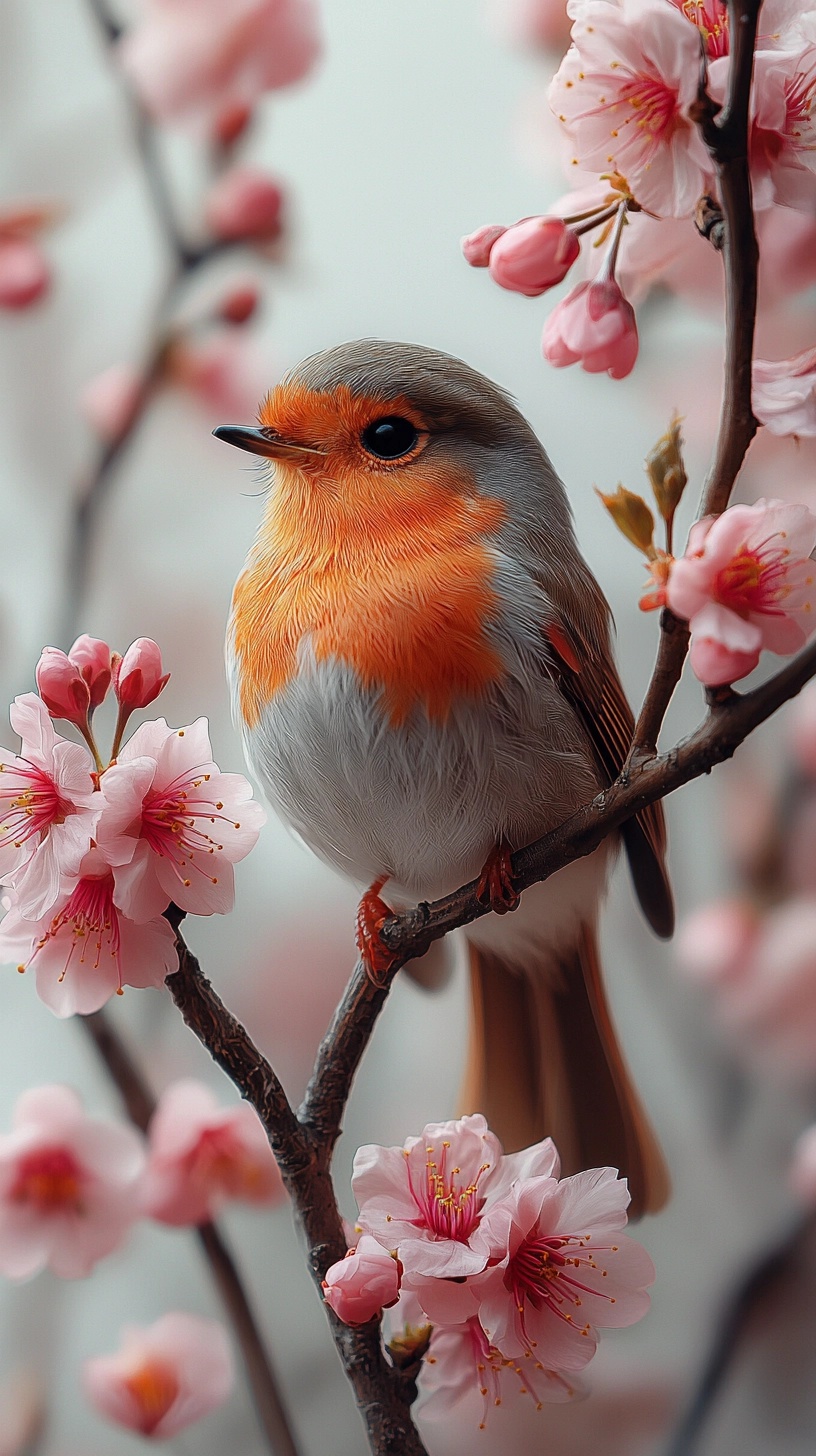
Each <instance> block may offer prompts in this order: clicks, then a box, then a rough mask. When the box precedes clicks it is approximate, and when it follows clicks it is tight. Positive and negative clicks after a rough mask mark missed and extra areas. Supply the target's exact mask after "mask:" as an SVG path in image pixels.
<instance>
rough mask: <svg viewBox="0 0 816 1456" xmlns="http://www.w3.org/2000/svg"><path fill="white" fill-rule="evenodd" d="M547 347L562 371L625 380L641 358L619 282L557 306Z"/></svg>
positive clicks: (591, 287) (583, 290) (579, 290)
mask: <svg viewBox="0 0 816 1456" xmlns="http://www.w3.org/2000/svg"><path fill="white" fill-rule="evenodd" d="M603 3H604V4H605V0H603ZM608 8H610V9H611V6H609V7H608ZM541 345H542V352H543V354H544V358H545V359H547V360H549V362H550V364H554V365H555V367H556V369H563V368H564V366H565V365H567V364H580V365H581V368H582V369H585V370H586V371H587V373H588V374H601V373H603V372H604V371H605V372H606V373H607V374H609V375H611V377H612V378H613V379H625V378H626V376H627V374H631V372H632V370H633V369H634V367H635V360H636V359H637V356H638V331H637V322H636V320H635V311H634V309H633V308H632V305H631V303H629V301H628V300H627V299H626V298H624V296H623V293H622V292H621V290H620V288H619V287H618V285H617V283H616V282H615V281H614V279H612V278H598V279H597V280H596V281H595V282H594V283H579V284H578V285H577V287H575V288H573V289H572V291H571V292H570V293H568V294H567V296H566V298H564V299H562V300H561V302H560V303H557V304H556V306H555V308H554V309H553V311H552V313H551V314H550V316H549V318H548V320H547V322H546V324H545V325H544V335H543V338H542V341H541Z"/></svg>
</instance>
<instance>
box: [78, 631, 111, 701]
mask: <svg viewBox="0 0 816 1456" xmlns="http://www.w3.org/2000/svg"><path fill="white" fill-rule="evenodd" d="M68 661H69V662H72V663H73V664H74V666H75V667H77V668H78V669H79V672H80V675H81V677H82V678H83V680H84V681H85V683H86V684H87V688H88V693H89V695H90V710H91V712H93V711H94V708H98V707H99V704H100V703H101V702H103V701H104V699H105V695H106V693H107V691H108V688H109V687H110V685H111V650H110V648H109V646H108V644H107V642H102V641H100V639H99V638H98V637H89V636H88V635H87V634H85V633H84V634H83V635H82V636H81V637H77V640H76V642H75V643H74V645H73V647H72V648H71V649H70V651H69V653H68Z"/></svg>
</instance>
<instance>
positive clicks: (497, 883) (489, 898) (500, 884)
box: [476, 839, 521, 915]
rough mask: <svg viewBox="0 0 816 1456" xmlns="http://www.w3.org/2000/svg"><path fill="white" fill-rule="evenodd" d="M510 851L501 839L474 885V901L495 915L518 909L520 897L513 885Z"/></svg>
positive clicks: (492, 850)
mask: <svg viewBox="0 0 816 1456" xmlns="http://www.w3.org/2000/svg"><path fill="white" fill-rule="evenodd" d="M511 854H512V851H511V849H510V846H509V844H507V843H506V842H505V841H504V840H503V839H502V840H500V841H499V843H498V844H497V845H495V846H494V847H493V849H491V851H490V853H489V855H488V856H487V859H486V861H485V865H484V869H483V870H482V873H481V874H480V876H479V880H478V883H477V885H476V899H477V900H478V901H479V902H480V904H482V905H489V906H490V908H491V910H493V911H494V913H495V914H496V915H506V914H507V911H508V910H516V909H518V905H519V901H520V900H521V896H520V894H519V892H518V890H517V889H516V887H515V885H514V884H513V866H512V864H511V862H510V860H511Z"/></svg>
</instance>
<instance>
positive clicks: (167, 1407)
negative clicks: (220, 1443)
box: [82, 1313, 235, 1441]
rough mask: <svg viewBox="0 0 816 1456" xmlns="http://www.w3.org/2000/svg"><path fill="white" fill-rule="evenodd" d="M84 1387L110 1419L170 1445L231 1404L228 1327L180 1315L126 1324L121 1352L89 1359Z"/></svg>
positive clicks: (99, 1409)
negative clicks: (193, 1426)
mask: <svg viewBox="0 0 816 1456" xmlns="http://www.w3.org/2000/svg"><path fill="white" fill-rule="evenodd" d="M82 1383H83V1386H84V1388H85V1394H86V1395H87V1397H88V1399H89V1401H90V1402H91V1404H92V1405H93V1406H94V1407H95V1408H96V1410H98V1411H99V1412H100V1413H101V1414H102V1415H103V1416H106V1417H107V1419H108V1420H109V1421H113V1422H114V1424H115V1425H118V1426H125V1427H127V1429H128V1430H130V1431H138V1432H139V1434H140V1435H142V1436H152V1437H154V1438H155V1439H156V1440H165V1441H166V1440H169V1439H170V1437H171V1436H176V1435H178V1433H179V1431H183V1430H184V1429H185V1428H186V1427H187V1426H190V1425H192V1424H193V1422H194V1421H199V1420H201V1418H202V1416H206V1415H209V1414H210V1412H211V1411H214V1410H216V1409H217V1408H218V1406H220V1405H223V1403H224V1401H225V1400H227V1398H228V1396H229V1395H230V1394H231V1392H232V1388H233V1385H234V1383H235V1375H234V1371H233V1366H232V1357H231V1354H230V1347H229V1342H228V1340H227V1336H226V1334H225V1332H224V1330H223V1328H222V1326H221V1325H219V1324H217V1323H216V1322H215V1320H208V1319H200V1318H199V1317H198V1316H197V1315H192V1314H177V1313H172V1314H166V1315H163V1316H162V1318H161V1319H159V1320H156V1322H155V1324H152V1325H147V1326H138V1325H125V1327H124V1329H123V1330H122V1347H121V1349H120V1350H119V1352H118V1353H117V1354H116V1355H98V1356H97V1357H96V1358H95V1359H92V1360H86V1362H85V1365H84V1367H83V1372H82Z"/></svg>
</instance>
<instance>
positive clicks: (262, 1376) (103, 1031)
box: [79, 1011, 299, 1456]
mask: <svg viewBox="0 0 816 1456" xmlns="http://www.w3.org/2000/svg"><path fill="white" fill-rule="evenodd" d="M79 1019H80V1022H81V1025H82V1026H83V1028H84V1030H85V1031H86V1032H87V1033H88V1035H89V1037H90V1039H91V1041H92V1042H93V1044H94V1046H95V1047H96V1050H97V1052H98V1053H99V1056H100V1058H101V1060H102V1062H103V1063H104V1066H105V1067H106V1069H107V1071H108V1072H109V1074H110V1077H111V1080H112V1081H113V1082H114V1084H115V1085H116V1087H117V1089H118V1091H119V1095H120V1096H121V1098H122V1101H123V1103H124V1105H125V1108H126V1110H127V1114H128V1116H129V1118H130V1120H131V1122H132V1123H134V1124H135V1126H136V1127H138V1128H140V1129H141V1131H142V1132H147V1128H148V1125H149V1123H150V1119H151V1117H152V1116H153V1113H154V1111H155V1107H156V1100H155V1098H154V1096H153V1093H152V1091H151V1090H150V1087H149V1086H148V1084H147V1082H146V1081H145V1079H144V1076H143V1074H142V1072H141V1070H140V1068H139V1067H138V1066H137V1065H136V1062H135V1061H134V1060H133V1057H132V1056H131V1054H130V1052H129V1050H128V1048H127V1047H126V1045H125V1043H124V1042H123V1040H122V1038H121V1037H120V1035H119V1033H118V1031H116V1030H115V1028H114V1026H113V1022H112V1020H111V1018H110V1016H109V1015H108V1013H107V1012H104V1011H96V1012H94V1014H93V1015H92V1016H83V1017H80V1018H79ZM196 1236H197V1238H198V1242H199V1244H200V1245H201V1250H202V1253H203V1255H204V1258H205V1259H206V1261H207V1263H208V1265H209V1268H210V1273H211V1275H212V1278H213V1282H214V1283H215V1286H216V1288H217V1290H218V1293H219V1295H220V1297H221V1302H222V1304H223V1305H224V1309H225V1310H226V1313H227V1315H228V1316H229V1319H230V1323H231V1324H232V1327H233V1330H234V1332H235V1337H236V1339H237V1341H238V1344H239V1346H240V1349H241V1354H242V1356H243V1360H244V1365H245V1368H246V1372H247V1380H248V1383H249V1388H250V1390H251V1392H252V1398H253V1401H254V1403H255V1409H256V1411H257V1414H258V1419H259V1422H260V1425H261V1429H262V1431H263V1433H264V1435H265V1437H266V1442H267V1445H268V1448H269V1450H270V1452H272V1456H299V1453H298V1446H297V1443H296V1441H295V1437H294V1433H293V1431H292V1428H291V1425H290V1423H289V1417H288V1415H287V1413H286V1408H285V1406H284V1404H283V1399H282V1396H281V1393H280V1389H279V1387H278V1381H277V1377H276V1375H275V1372H274V1369H273V1367H272V1364H271V1362H270V1359H269V1356H268V1355H267V1353H266V1350H265V1348H264V1343H263V1338H262V1336H261V1332H260V1330H259V1328H258V1324H257V1321H256V1319H255V1314H254V1312H253V1309H252V1306H251V1305H250V1303H249V1300H248V1298H247V1295H246V1291H245V1289H244V1286H243V1283H242V1281H241V1276H240V1274H239V1272H238V1267H237V1265H236V1263H235V1260H234V1258H233V1256H232V1253H231V1251H230V1248H229V1245H228V1244H227V1243H226V1241H225V1239H224V1237H223V1235H222V1234H221V1232H220V1230H219V1228H218V1225H217V1224H216V1223H215V1222H214V1221H213V1220H208V1221H207V1222H206V1223H203V1224H199V1225H198V1227H197V1228H196Z"/></svg>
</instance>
